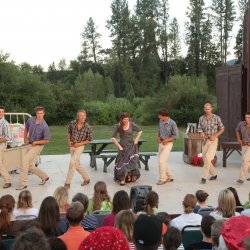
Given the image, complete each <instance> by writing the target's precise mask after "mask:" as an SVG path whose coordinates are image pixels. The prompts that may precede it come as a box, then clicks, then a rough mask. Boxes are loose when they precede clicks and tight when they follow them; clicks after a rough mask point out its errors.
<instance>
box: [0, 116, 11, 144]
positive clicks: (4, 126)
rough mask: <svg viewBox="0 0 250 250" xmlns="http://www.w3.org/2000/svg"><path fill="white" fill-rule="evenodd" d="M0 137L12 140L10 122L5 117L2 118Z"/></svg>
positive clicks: (0, 120)
mask: <svg viewBox="0 0 250 250" xmlns="http://www.w3.org/2000/svg"><path fill="white" fill-rule="evenodd" d="M0 137H2V138H4V139H5V140H6V141H11V140H12V136H11V131H10V124H9V123H8V122H7V120H5V119H4V117H3V118H2V119H0Z"/></svg>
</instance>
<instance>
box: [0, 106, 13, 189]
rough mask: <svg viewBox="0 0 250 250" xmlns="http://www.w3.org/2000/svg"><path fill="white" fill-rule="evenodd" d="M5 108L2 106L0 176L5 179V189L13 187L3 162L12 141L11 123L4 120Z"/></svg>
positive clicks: (0, 114) (0, 119)
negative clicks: (8, 144)
mask: <svg viewBox="0 0 250 250" xmlns="http://www.w3.org/2000/svg"><path fill="white" fill-rule="evenodd" d="M4 113H5V108H4V107H3V106H0V174H1V175H2V177H3V179H4V185H3V188H9V187H11V177H10V174H9V172H8V170H7V168H6V166H5V165H4V162H3V153H4V149H5V148H6V143H7V141H11V132H10V126H9V123H8V122H7V121H6V120H5V119H4Z"/></svg>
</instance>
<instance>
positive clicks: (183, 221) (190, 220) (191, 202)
mask: <svg viewBox="0 0 250 250" xmlns="http://www.w3.org/2000/svg"><path fill="white" fill-rule="evenodd" d="M196 202H197V199H196V197H195V196H194V195H193V194H187V195H186V196H185V198H184V200H183V202H182V205H183V208H184V213H183V214H182V215H180V216H178V217H176V218H175V219H173V220H172V221H171V222H170V226H172V227H175V228H177V229H179V230H180V231H182V229H183V228H184V227H185V226H189V225H192V226H200V225H201V219H202V216H201V215H199V214H195V213H194V212H193V209H194V208H195V206H196Z"/></svg>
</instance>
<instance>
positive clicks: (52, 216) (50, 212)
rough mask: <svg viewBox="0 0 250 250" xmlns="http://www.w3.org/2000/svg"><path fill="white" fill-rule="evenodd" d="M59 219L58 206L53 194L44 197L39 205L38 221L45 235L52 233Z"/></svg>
mask: <svg viewBox="0 0 250 250" xmlns="http://www.w3.org/2000/svg"><path fill="white" fill-rule="evenodd" d="M59 220H60V213H59V206H58V204H57V201H56V199H55V198H54V197H53V196H48V197H46V198H45V199H44V200H43V201H42V203H41V206H40V210H39V214H38V221H39V223H40V225H41V228H42V230H43V232H44V233H45V234H46V235H53V234H55V232H56V228H57V224H58V222H59Z"/></svg>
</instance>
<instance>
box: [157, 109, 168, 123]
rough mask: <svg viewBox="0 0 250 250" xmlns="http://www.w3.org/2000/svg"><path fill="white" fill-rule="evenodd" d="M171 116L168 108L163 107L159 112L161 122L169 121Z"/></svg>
mask: <svg viewBox="0 0 250 250" xmlns="http://www.w3.org/2000/svg"><path fill="white" fill-rule="evenodd" d="M169 116H170V115H169V112H168V110H166V109H162V110H160V111H159V112H158V118H159V120H160V121H161V122H165V121H167V120H168V118H169Z"/></svg>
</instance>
